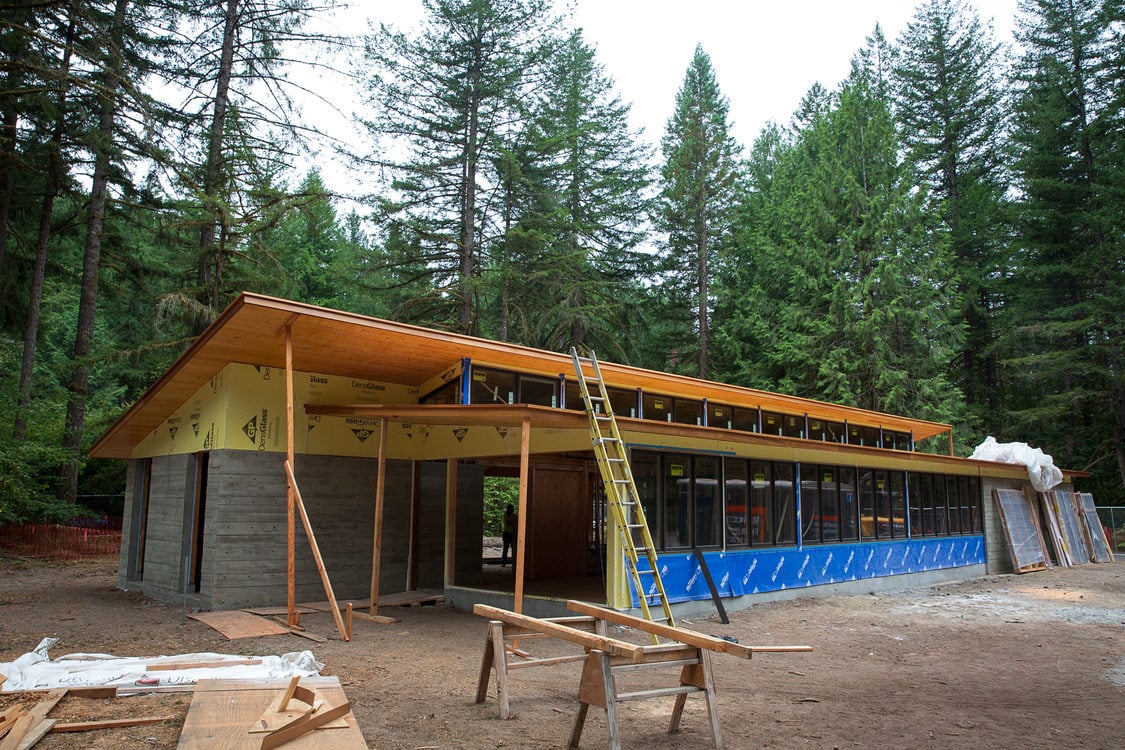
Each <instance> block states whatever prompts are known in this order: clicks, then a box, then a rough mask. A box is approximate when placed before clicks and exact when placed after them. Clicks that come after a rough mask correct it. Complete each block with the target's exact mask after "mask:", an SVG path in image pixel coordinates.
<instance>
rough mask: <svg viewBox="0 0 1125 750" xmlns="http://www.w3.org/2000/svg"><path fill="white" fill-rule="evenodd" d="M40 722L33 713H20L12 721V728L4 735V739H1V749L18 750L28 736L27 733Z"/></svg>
mask: <svg viewBox="0 0 1125 750" xmlns="http://www.w3.org/2000/svg"><path fill="white" fill-rule="evenodd" d="M38 723H39V719H37V718H36V717H35V716H33V715H32V714H31V713H25V714H20V715H19V717H18V718H17V719H16V720H15V721H14V722H12V728H11V729H9V730H8V733H7V734H6V735H4V739H2V740H0V750H18V748H19V746H20V743H22V742H23V739H24V737H26V736H27V733H28V732H30V731H31V730H32V729H33V728H34V727H35V725H36V724H38Z"/></svg>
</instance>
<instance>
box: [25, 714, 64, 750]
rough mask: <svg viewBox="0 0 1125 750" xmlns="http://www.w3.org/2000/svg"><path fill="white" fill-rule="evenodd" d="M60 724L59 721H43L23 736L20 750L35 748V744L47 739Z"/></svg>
mask: <svg viewBox="0 0 1125 750" xmlns="http://www.w3.org/2000/svg"><path fill="white" fill-rule="evenodd" d="M58 723H59V720H58V719H42V720H41V721H40V722H39V723H38V724H36V725H35V726H34V727H32V728H31V729H29V730H28V731H27V734H25V735H24V736H23V740H21V741H20V745H19V749H18V750H31V748H33V747H35V743H37V742H39V740H41V739H43V738H44V737H46V736H47V735H48V734H49V733H50V732H51V729H53V728H54V726H55V725H56V724H58Z"/></svg>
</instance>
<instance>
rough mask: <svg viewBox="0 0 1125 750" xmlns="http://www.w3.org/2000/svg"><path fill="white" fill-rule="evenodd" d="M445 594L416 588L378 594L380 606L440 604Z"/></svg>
mask: <svg viewBox="0 0 1125 750" xmlns="http://www.w3.org/2000/svg"><path fill="white" fill-rule="evenodd" d="M444 601H445V595H444V594H443V593H442V592H440V591H436V590H434V589H418V590H417V591H399V592H397V593H394V594H380V595H379V606H380V607H410V606H413V605H415V604H429V603H433V604H441V603H443V602H444Z"/></svg>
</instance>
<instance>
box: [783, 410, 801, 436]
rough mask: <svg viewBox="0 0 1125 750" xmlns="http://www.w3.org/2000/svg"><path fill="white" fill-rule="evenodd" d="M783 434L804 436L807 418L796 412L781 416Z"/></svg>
mask: <svg viewBox="0 0 1125 750" xmlns="http://www.w3.org/2000/svg"><path fill="white" fill-rule="evenodd" d="M781 434H782V435H784V436H785V437H795V438H803V437H804V436H805V418H804V416H798V415H796V414H786V415H784V416H782V418H781Z"/></svg>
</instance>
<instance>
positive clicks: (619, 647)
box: [473, 604, 642, 719]
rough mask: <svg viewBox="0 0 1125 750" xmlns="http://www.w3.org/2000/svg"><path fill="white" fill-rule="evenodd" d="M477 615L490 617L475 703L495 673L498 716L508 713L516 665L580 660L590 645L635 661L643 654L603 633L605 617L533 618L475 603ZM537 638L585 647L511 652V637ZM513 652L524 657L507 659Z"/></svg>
mask: <svg viewBox="0 0 1125 750" xmlns="http://www.w3.org/2000/svg"><path fill="white" fill-rule="evenodd" d="M473 611H474V612H476V613H477V614H478V615H484V616H486V617H491V618H494V619H491V620H490V621H489V623H488V637H487V638H486V639H485V642H484V656H483V657H482V658H481V663H480V678H479V679H478V680H477V697H476V702H477V703H484V702H485V700H486V699H487V697H488V683H489V678H490V677H491V675H492V674H493V673H495V674H496V697H497V699H498V702H499V703H500V718H501V719H507V718H510V717H511V704H510V703H509V700H508V696H509V693H508V673H509V672H510V671H512V670H516V669H526V668H528V667H547V666H551V665H554V664H566V663H568V662H575V661H582V660H584V659H586V651H589V650H590V649H604V651H605V652H607V653H613V654H615V655H618V656H621V655H624V656H623V657H622V658H627V659H629V660H630V661H636V660H637V659H639V658H640V656H641V655H642V647H641V646H638V645H635V644H632V643H626V642H624V641H618V640H614V639H613V638H609V637H607V636H606V635H605V633H606V627H605V621H604V620H597V619H596V618H594V617H590V616H578V617H552V618H546V619H545V618H536V617H528V616H526V615H521V614H518V613H516V612H509V611H507V610H503V609H496V608H495V607H488V606H486V605H484V604H478V605H476V607H474V608H473ZM536 638H557V639H560V640H564V641H568V642H570V643H574V644H577V645H579V646H582V647H584V651H583V652H582V653H578V654H570V655H566V656H552V657H547V658H541V659H536V658H533V657H531V656H530V655H525V654H524V653H522V652H519V651H515V652H513V651H512V650H511V649H510V648H509V647H508V643H509V642H510V641H522V640H532V639H536ZM510 653H516V654H518V655H519V656H521V657H523V659H524V660H523V661H509V658H508V657H509V654H510Z"/></svg>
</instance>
